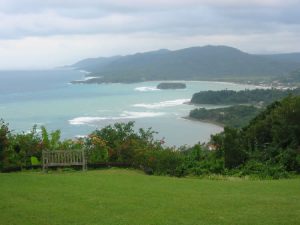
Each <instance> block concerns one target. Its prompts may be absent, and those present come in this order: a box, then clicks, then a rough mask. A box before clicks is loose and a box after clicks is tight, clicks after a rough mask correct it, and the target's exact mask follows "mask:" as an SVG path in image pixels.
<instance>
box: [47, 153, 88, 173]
mask: <svg viewBox="0 0 300 225" xmlns="http://www.w3.org/2000/svg"><path fill="white" fill-rule="evenodd" d="M42 161H43V170H44V171H46V170H47V169H48V167H51V166H82V169H83V170H86V166H87V160H86V155H85V151H84V150H55V151H43V153H42Z"/></svg>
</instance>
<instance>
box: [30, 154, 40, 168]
mask: <svg viewBox="0 0 300 225" xmlns="http://www.w3.org/2000/svg"><path fill="white" fill-rule="evenodd" d="M30 161H31V165H33V166H36V165H41V162H40V161H39V160H38V158H37V157H35V156H31V157H30Z"/></svg>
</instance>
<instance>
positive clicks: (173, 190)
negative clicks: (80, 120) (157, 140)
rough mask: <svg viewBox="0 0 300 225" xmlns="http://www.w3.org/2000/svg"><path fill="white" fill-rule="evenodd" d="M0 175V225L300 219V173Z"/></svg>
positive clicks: (258, 223) (181, 224)
mask: <svg viewBox="0 0 300 225" xmlns="http://www.w3.org/2000/svg"><path fill="white" fill-rule="evenodd" d="M215 178H216V179H218V178H217V177H215ZM0 180H1V182H0V199H1V201H0V208H1V211H0V224H1V225H20V224H21V225H61V224H68V225H116V224H117V225H128V224H130V225H195V224H197V225H198V224H205V225H215V224H222V225H233V224H238V225H254V224H255V225H262V224H263V225H283V224H287V225H296V224H299V221H300V214H299V208H300V188H299V186H300V179H289V180H286V179H285V180H284V179H282V180H276V181H274V180H264V181H261V180H246V179H234V178H230V179H225V180H222V178H220V179H219V180H217V181H216V180H209V179H188V178H187V179H174V178H169V177H162V176H160V177H159V176H145V175H143V174H141V173H140V172H138V171H134V170H125V169H106V170H97V171H91V170H89V171H88V172H84V173H81V172H69V171H68V172H67V171H63V172H60V171H57V172H52V171H50V172H49V174H41V173H34V172H24V173H11V174H0Z"/></svg>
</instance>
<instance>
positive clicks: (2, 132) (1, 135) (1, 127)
mask: <svg viewBox="0 0 300 225" xmlns="http://www.w3.org/2000/svg"><path fill="white" fill-rule="evenodd" d="M9 134H10V131H9V128H8V125H7V124H6V123H5V122H4V121H3V120H2V119H0V170H1V169H2V168H3V162H4V160H5V150H6V149H7V147H8V146H9V140H8V139H9V137H8V136H9Z"/></svg>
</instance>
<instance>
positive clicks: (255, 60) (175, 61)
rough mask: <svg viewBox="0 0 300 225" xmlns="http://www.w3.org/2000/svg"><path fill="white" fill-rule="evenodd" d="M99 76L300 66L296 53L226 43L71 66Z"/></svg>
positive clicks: (163, 76) (271, 71)
mask: <svg viewBox="0 0 300 225" xmlns="http://www.w3.org/2000/svg"><path fill="white" fill-rule="evenodd" d="M72 67H75V68H77V69H84V70H87V71H90V72H92V76H99V77H102V78H101V79H98V80H95V81H98V82H138V81H147V80H222V79H231V78H239V79H248V78H249V79H251V78H260V79H261V78H262V77H277V76H282V75H287V74H289V73H290V72H292V71H294V70H297V69H299V68H300V57H299V54H297V53H294V54H281V55H254V54H248V53H245V52H242V51H240V50H238V49H236V48H232V47H227V46H204V47H192V48H186V49H181V50H176V51H169V50H166V49H162V50H158V51H152V52H145V53H137V54H134V55H127V56H115V57H109V58H103V57H100V58H94V59H85V60H82V61H80V62H78V63H75V64H74V65H72Z"/></svg>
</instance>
